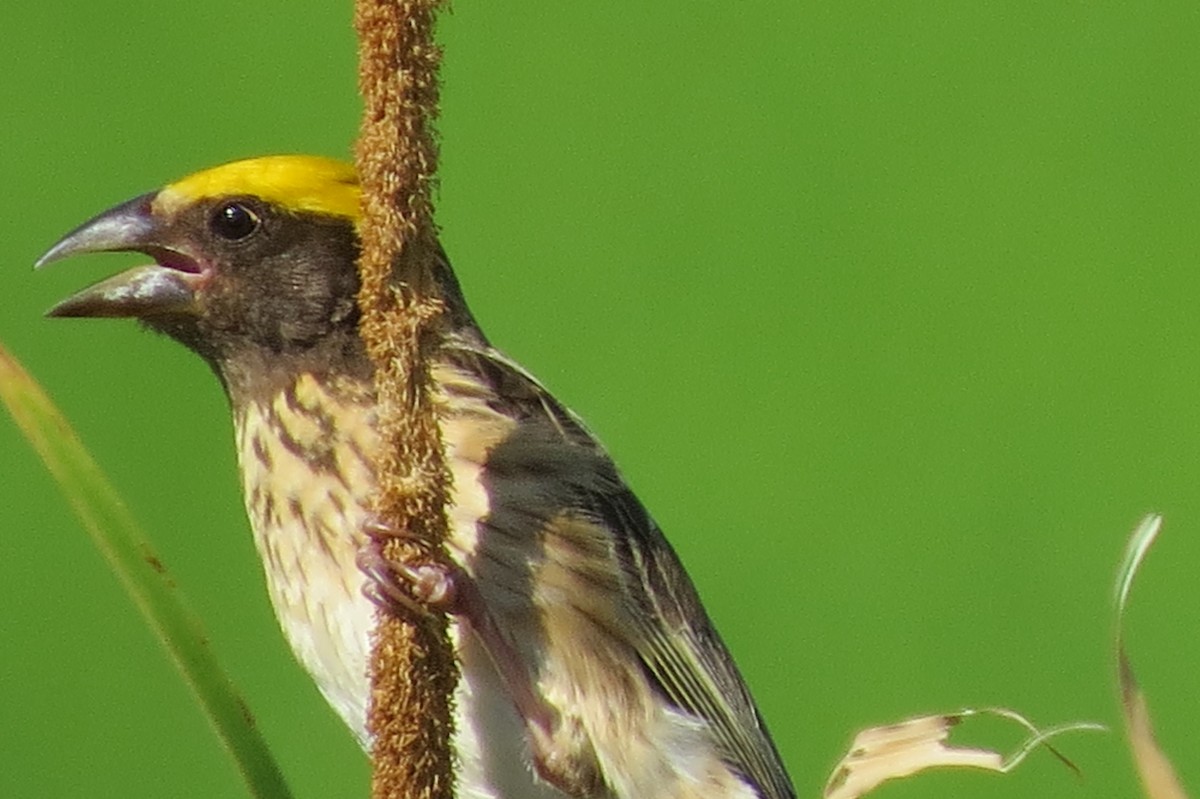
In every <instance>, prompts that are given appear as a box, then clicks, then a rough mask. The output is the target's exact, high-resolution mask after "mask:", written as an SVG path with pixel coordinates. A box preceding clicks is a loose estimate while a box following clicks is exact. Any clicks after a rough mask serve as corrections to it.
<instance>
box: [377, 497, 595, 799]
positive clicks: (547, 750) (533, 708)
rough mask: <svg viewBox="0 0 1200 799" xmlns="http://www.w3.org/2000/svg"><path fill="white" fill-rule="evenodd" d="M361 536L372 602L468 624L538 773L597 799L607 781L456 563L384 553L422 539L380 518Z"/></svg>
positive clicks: (564, 788) (563, 787) (572, 792)
mask: <svg viewBox="0 0 1200 799" xmlns="http://www.w3.org/2000/svg"><path fill="white" fill-rule="evenodd" d="M363 532H364V533H366V536H367V545H366V546H365V547H363V548H362V550H361V551H360V552H359V553H358V567H359V568H360V569H361V570H362V571H363V573H364V574H365V575H366V576H367V582H366V584H365V585H364V586H363V593H364V594H365V595H366V596H367V598H368V599H370V600H371V601H372V602H374V603H375V604H376V605H377V606H379V607H380V608H382V609H383V610H385V611H388V612H393V613H394V612H395V611H396V610H397V609H404V610H409V611H415V612H416V613H418V614H421V615H425V616H428V615H430V614H431V613H434V612H441V613H448V614H451V615H453V616H456V617H458V618H460V619H462V620H464V621H466V622H467V624H468V625H470V628H471V630H472V631H473V632H474V633H475V635H476V637H477V638H478V639H479V641H480V643H482V644H483V648H484V651H486V652H487V654H488V658H489V659H490V660H491V661H492V664H493V665H494V666H495V667H496V671H497V672H498V673H499V675H500V678H501V680H502V681H503V682H504V685H505V687H506V688H507V689H508V694H509V697H510V698H511V699H512V702H513V705H514V707H515V708H516V711H517V714H518V715H520V716H521V718H522V719H523V720H524V722H525V725H526V729H528V731H529V742H530V748H531V749H532V754H533V761H534V767H535V768H536V769H537V773H538V776H540V777H541V778H542V779H543V780H545V781H546V782H548V783H550V784H551V785H554V786H556V787H558V788H559V789H560V790H562V791H564V792H566V793H567V794H568V795H571V796H580V797H584V796H594V795H596V794H597V792H598V791H599V789H600V787H601V784H602V783H601V778H600V776H599V772H598V766H597V765H596V764H595V759H594V758H595V755H594V754H592V755H591V757H582V758H581V757H578V756H577V755H574V753H575V751H576V750H577V748H578V746H579V742H578V741H577V740H576V739H577V738H578V736H579V731H578V730H575V729H573V727H572V725H567V724H564V723H563V720H562V718H561V716H560V715H559V713H558V712H557V711H555V710H554V709H553V708H552V707H551V706H550V705H548V704H547V703H546V702H545V701H544V700H543V699H542V697H541V696H540V695H539V694H538V693H537V690H536V688H535V686H534V684H533V681H532V680H531V679H530V675H529V671H528V669H527V668H526V667H525V664H524V662H523V661H522V660H521V656H520V655H519V654H518V652H517V650H516V649H515V648H514V647H513V645H512V644H511V643H510V642H509V641H508V639H507V638H506V637H505V636H504V635H503V634H502V633H501V632H500V627H499V626H498V625H497V624H496V620H495V618H494V617H493V616H492V614H491V612H490V611H489V610H488V609H487V606H486V605H485V604H484V599H483V595H482V594H481V593H480V591H479V586H477V585H476V584H475V581H474V580H473V579H472V578H471V576H470V575H469V574H467V573H466V571H464V570H463V569H462V567H461V566H458V565H457V564H453V563H449V564H447V563H427V564H422V565H420V566H410V565H408V564H404V563H392V562H391V561H389V560H388V559H387V558H386V557H385V556H384V553H383V547H384V544H385V543H386V542H387V541H388V540H390V539H406V540H419V539H418V538H417V536H414V535H412V534H411V533H408V532H406V531H403V530H398V529H396V528H394V527H391V526H389V525H387V524H386V523H384V522H382V521H381V520H379V519H376V518H372V519H369V520H368V521H367V522H366V523H365V524H364V525H363ZM589 751H590V748H589Z"/></svg>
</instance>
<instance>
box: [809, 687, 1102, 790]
mask: <svg viewBox="0 0 1200 799" xmlns="http://www.w3.org/2000/svg"><path fill="white" fill-rule="evenodd" d="M980 714H988V715H993V716H1000V717H1001V718H1006V719H1009V720H1011V721H1014V722H1016V723H1017V724H1019V725H1021V726H1022V727H1024V728H1025V729H1026V730H1027V731H1028V732H1029V737H1028V738H1026V739H1025V740H1024V741H1023V742H1022V743H1021V745H1020V746H1019V747H1018V748H1017V750H1016V751H1015V752H1013V753H1012V754H1010V755H1008V756H1007V757H1005V756H1004V755H1001V754H1000V753H999V752H994V751H992V750H989V749H975V748H969V747H958V746H951V745H949V744H947V742H946V739H947V738H949V736H950V731H951V730H952V729H953V728H954V727H956V726H958V725H959V724H960V723H961V722H962V721H963V720H964V719H967V718H969V717H971V716H977V715H980ZM1102 729H1104V727H1103V726H1101V725H1099V724H1091V723H1078V724H1065V725H1061V726H1058V727H1052V728H1050V729H1047V730H1039V729H1038V728H1037V727H1035V726H1034V725H1033V724H1032V723H1030V722H1029V721H1028V720H1027V719H1026V718H1025V717H1024V716H1022V715H1020V714H1019V713H1016V712H1014V711H1012V710H1007V709H1005V708H984V709H982V710H960V711H958V712H957V713H949V714H944V715H936V716H919V717H917V718H911V719H907V720H906V721H902V722H900V723H898V724H889V725H887V726H884V727H873V728H871V729H868V730H863V731H862V732H860V733H859V734H858V735H857V736H855V738H854V743H853V744H852V745H851V746H850V751H849V753H848V754H847V755H846V757H845V758H843V759H842V761H841V762H840V763H838V765H837V768H835V769H834V770H833V774H832V775H831V776H830V778H829V782H827V783H826V784H825V793H824V796H825V799H857V797H860V796H864V795H866V794H867V793H869V792H870V791H873V790H874V789H875V788H877V787H878V786H879V785H880V784H881V783H884V782H886V781H888V780H891V779H896V778H897V777H907V776H910V775H912V774H916V773H917V772H919V771H924V770H926V769H930V768H977V769H984V770H986V771H994V772H998V773H1002V774H1003V773H1007V772H1008V771H1011V770H1012V769H1014V768H1016V767H1017V766H1018V765H1019V764H1020V763H1021V761H1022V760H1024V759H1025V756H1026V755H1028V754H1029V753H1030V752H1032V751H1033V750H1034V749H1036V748H1038V747H1039V746H1043V745H1044V746H1046V748H1047V749H1049V750H1050V751H1051V752H1052V753H1053V754H1054V755H1055V756H1056V757H1057V758H1058V759H1059V760H1061V761H1062V762H1063V763H1065V764H1066V765H1067V766H1068V767H1069V768H1071V770H1073V771H1075V772H1076V773H1078V769H1077V768H1075V765H1074V764H1073V763H1071V761H1069V760H1067V759H1066V758H1065V757H1063V756H1062V755H1061V754H1060V753H1059V752H1057V751H1056V750H1055V749H1054V748H1053V747H1051V746H1049V745H1048V744H1046V741H1048V740H1049V739H1050V738H1053V737H1054V736H1056V735H1059V734H1061V733H1064V732H1072V731H1076V730H1102Z"/></svg>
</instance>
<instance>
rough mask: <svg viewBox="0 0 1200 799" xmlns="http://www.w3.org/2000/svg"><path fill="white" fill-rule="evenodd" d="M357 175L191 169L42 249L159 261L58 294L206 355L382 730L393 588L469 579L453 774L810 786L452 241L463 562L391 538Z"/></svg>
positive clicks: (634, 793) (300, 569)
mask: <svg viewBox="0 0 1200 799" xmlns="http://www.w3.org/2000/svg"><path fill="white" fill-rule="evenodd" d="M360 194H361V189H360V187H359V183H358V180H357V177H356V173H355V170H354V168H353V166H351V165H349V164H347V163H344V162H342V161H339V160H336V159H331V158H325V157H320V156H311V155H276V156H265V157H258V158H250V159H246V160H241V161H234V162H231V163H227V164H223V165H220V166H216V167H212V168H208V169H204V170H202V171H199V172H195V173H193V174H191V175H188V176H186V177H184V178H182V179H180V180H177V181H175V182H173V183H169V184H167V185H165V186H164V187H163V188H161V189H158V190H156V191H152V192H150V193H147V194H143V195H140V196H138V197H135V198H133V199H131V200H128V201H127V202H124V203H122V204H120V205H117V206H115V207H114V208H111V209H109V210H107V211H104V212H103V213H100V214H99V215H97V216H95V217H94V218H92V219H90V220H89V221H87V222H84V223H83V224H82V225H80V226H79V227H77V228H75V229H74V230H73V231H71V232H70V233H68V234H67V235H66V236H64V237H63V238H62V239H60V240H59V241H58V243H56V244H55V245H54V246H53V247H51V248H50V249H49V250H48V251H47V252H46V254H45V255H43V256H42V257H41V258H40V259H39V261H38V262H37V266H38V267H42V266H45V265H46V264H49V263H51V262H55V261H59V260H61V259H64V258H67V257H68V256H76V255H81V254H85V253H99V252H120V251H128V252H140V253H142V254H145V255H147V256H148V257H149V258H150V259H152V260H153V263H152V264H149V265H144V266H138V267H135V268H133V269H130V270H128V271H125V272H122V273H120V274H118V275H115V276H113V277H110V278H108V279H106V280H103V281H100V282H99V283H96V284H94V285H92V286H90V287H88V288H85V289H83V290H82V291H79V292H78V293H76V294H73V295H72V296H70V297H68V298H67V299H65V300H63V301H62V302H60V303H59V304H57V305H56V306H54V307H53V308H52V309H51V310H50V311H49V312H48V315H49V316H52V317H123V318H133V319H135V320H137V321H139V322H140V323H141V325H142V326H144V327H145V328H148V329H149V330H151V331H155V332H158V333H162V334H165V335H167V336H169V337H170V338H172V339H174V340H176V341H178V342H180V343H182V344H183V345H184V346H185V347H187V348H188V349H190V350H192V351H193V352H194V353H196V354H197V355H199V356H200V357H201V358H202V359H203V360H204V361H205V362H206V363H207V364H208V365H209V367H211V369H212V371H213V372H214V373H215V374H216V377H217V379H218V380H219V382H220V384H221V386H222V387H223V389H224V392H225V394H226V396H227V398H228V400H229V405H230V408H231V412H232V416H233V427H234V439H235V446H236V451H237V460H238V467H239V471H240V476H241V483H242V488H243V498H244V502H245V507H246V512H247V515H248V517H249V522H250V527H251V530H252V533H253V538H254V543H255V546H256V549H257V551H258V554H259V555H260V557H261V561H262V565H263V569H264V572H265V576H266V588H267V593H268V595H269V598H270V601H271V603H272V605H273V608H274V611H275V614H276V616H277V618H278V621H279V624H280V626H281V628H282V630H283V633H284V635H285V637H286V639H287V640H288V642H289V643H290V645H291V647H292V650H293V651H294V654H295V656H296V658H297V659H298V661H299V662H300V663H301V664H302V665H303V666H304V667H305V668H306V669H307V671H308V672H309V673H310V675H311V676H312V678H313V680H314V681H315V683H316V685H317V687H318V688H319V690H320V692H321V693H322V694H323V695H324V697H325V699H326V700H327V701H328V703H329V704H330V705H331V706H332V708H333V709H334V710H335V711H336V712H337V714H338V715H340V716H341V718H342V719H343V720H344V722H345V723H346V725H347V726H348V727H349V728H350V730H351V731H352V733H353V734H354V735H355V737H356V738H357V739H358V741H359V743H360V744H361V745H362V746H363V747H364V748H365V749H369V747H370V743H371V738H370V734H369V732H368V730H367V727H366V718H367V710H368V707H367V706H368V699H369V694H370V686H369V679H368V661H369V657H370V640H371V633H372V629H373V626H374V623H375V618H376V616H375V611H376V608H377V606H379V605H381V604H382V605H383V606H385V607H387V606H388V604H389V603H391V602H395V603H396V604H398V605H408V604H410V603H411V602H425V601H428V602H432V601H434V598H435V595H445V594H446V593H447V589H451V590H450V593H452V594H453V596H454V597H456V598H458V599H457V600H456V601H455V602H454V603H453V604H452V606H451V605H447V607H449V623H450V631H451V636H452V641H453V644H454V647H455V656H456V658H457V661H458V663H459V664H460V667H461V672H462V679H461V680H460V681H459V686H458V688H457V689H456V696H455V701H456V711H455V712H456V718H455V733H454V739H453V746H454V749H455V755H456V763H457V766H456V769H457V771H456V779H457V783H458V788H457V791H458V794H457V795H459V796H462V797H466V798H467V799H485V798H486V799H516V798H517V797H520V798H521V799H555V798H558V799H561V798H562V797H598V798H603V799H634V798H635V797H636V798H637V799H645V797H656V798H657V799H691V798H697V797H706V798H707V799H787V798H788V797H794V796H795V790H794V788H793V786H792V783H791V781H790V778H789V776H788V773H787V771H786V769H785V767H784V764H783V761H782V759H781V757H780V755H779V752H778V751H777V749H776V746H775V744H774V742H773V740H772V738H771V736H770V734H769V732H768V730H767V727H766V725H765V723H764V721H763V719H762V717H761V715H760V713H759V711H758V708H757V707H756V705H755V703H754V700H753V698H752V696H751V693H750V691H749V689H748V688H747V685H746V683H745V681H744V680H743V678H742V676H741V674H740V672H739V671H738V668H737V666H736V665H735V663H734V660H733V658H732V657H731V656H730V654H729V651H728V650H727V648H726V646H725V644H724V643H723V642H722V639H721V637H720V636H719V634H718V633H717V630H716V629H715V627H714V626H713V623H712V621H711V620H710V618H709V616H708V614H707V612H706V611H705V609H704V606H703V604H702V603H701V600H700V597H699V595H698V594H697V591H696V589H695V587H694V586H693V583H692V581H691V579H690V578H689V576H688V575H687V572H686V571H685V570H684V567H683V566H682V564H681V562H680V560H679V558H678V556H677V555H676V553H675V551H674V549H673V548H672V546H671V545H670V544H669V543H668V541H667V539H666V538H665V537H664V535H663V533H662V531H661V530H660V529H659V527H658V525H657V524H656V523H655V522H654V520H653V519H652V518H651V516H650V515H649V513H648V512H647V510H646V509H645V507H644V506H643V505H642V503H641V502H640V501H639V500H638V498H637V497H636V496H635V495H634V493H633V492H632V490H631V489H630V488H629V486H628V485H627V483H626V482H625V480H624V479H623V477H622V476H621V474H620V472H619V470H618V469H617V467H616V465H615V464H614V463H613V461H612V459H611V458H610V457H609V455H608V454H607V452H606V451H605V449H604V448H603V447H602V446H601V444H600V443H599V442H598V441H597V439H596V438H595V436H593V435H592V434H591V433H590V432H589V431H588V429H587V428H586V427H585V425H584V424H583V422H582V421H581V420H580V419H579V417H577V416H576V415H575V414H574V413H573V412H572V411H570V410H569V409H567V408H566V407H565V406H564V405H563V404H562V403H560V402H559V401H558V400H557V399H555V397H554V396H553V395H552V394H551V393H550V392H549V391H548V390H547V389H546V388H545V387H544V386H543V385H542V384H541V383H539V382H538V381H537V380H536V379H535V378H534V377H533V376H532V375H531V374H530V373H529V372H528V371H526V370H525V369H524V368H522V367H521V366H520V365H519V364H518V363H517V362H516V361H514V360H512V359H510V358H509V357H508V356H506V355H505V354H504V353H503V352H501V351H500V350H499V349H497V348H495V347H494V346H493V345H492V344H491V342H490V341H489V340H488V338H487V336H486V335H485V334H484V333H483V331H482V329H481V328H480V326H479V324H478V323H477V322H476V320H475V317H474V316H473V315H472V313H471V311H470V309H469V308H468V306H467V303H466V300H465V298H464V295H463V292H462V289H461V287H460V284H459V282H458V280H457V278H456V276H455V274H454V272H453V271H452V269H451V267H450V264H449V261H448V259H447V257H446V255H445V253H444V251H443V250H442V249H441V248H440V246H439V247H438V248H437V250H436V253H435V257H434V259H433V264H432V267H433V276H434V285H435V289H436V291H437V292H438V293H439V294H440V297H439V299H440V300H441V302H442V303H443V305H444V309H445V310H444V313H443V314H442V315H441V317H440V320H439V321H438V322H437V325H438V329H437V331H436V332H437V340H438V344H437V346H436V348H435V349H434V352H433V354H432V356H431V357H432V364H431V370H432V376H433V381H432V386H433V393H434V400H435V402H436V403H437V407H438V412H439V424H440V426H441V433H442V439H443V447H444V454H445V459H446V463H447V467H448V469H449V472H450V475H451V478H452V490H451V495H450V499H449V504H448V507H447V515H448V519H449V522H450V530H449V534H448V538H447V540H446V541H445V546H446V549H447V553H448V556H449V559H450V561H452V563H451V564H450V566H451V567H450V568H449V569H447V570H444V571H441V572H437V573H434V574H433V575H432V577H433V578H434V580H433V583H432V584H430V583H429V582H428V581H427V580H424V579H423V578H426V577H429V576H430V575H429V574H421V573H418V571H419V570H406V569H404V568H401V567H395V568H389V566H388V564H386V563H381V562H380V561H379V559H378V558H373V557H371V556H370V553H371V552H372V551H373V550H372V542H378V541H379V540H380V538H381V537H383V536H386V535H389V534H395V531H390V530H388V529H387V528H386V526H384V525H383V524H382V523H381V522H380V521H379V520H378V519H376V518H374V517H373V516H372V514H371V498H372V492H373V491H374V489H375V486H376V482H377V475H376V473H375V468H376V466H375V464H376V463H377V460H378V458H377V453H379V452H380V449H381V447H382V446H383V445H384V444H385V442H382V441H381V440H380V434H379V432H378V429H377V414H378V411H377V403H376V394H375V387H374V384H373V377H374V368H373V366H372V363H371V361H370V359H369V358H368V356H367V353H366V350H365V348H364V345H363V343H362V341H361V340H360V338H359V335H358V324H359V321H360V317H361V312H360V309H359V307H358V304H357V302H356V293H357V291H358V289H359V278H358V273H357V271H356V261H357V258H358V256H359V250H360V244H359V237H358V226H359V224H360V223H361V218H362V217H361V212H360ZM364 553H366V554H365V555H364Z"/></svg>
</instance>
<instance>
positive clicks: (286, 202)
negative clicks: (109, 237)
mask: <svg viewBox="0 0 1200 799" xmlns="http://www.w3.org/2000/svg"><path fill="white" fill-rule="evenodd" d="M237 195H247V196H251V197H259V198H261V199H262V200H265V201H266V202H269V203H272V204H274V205H278V206H280V207H282V208H286V209H287V210H289V211H296V212H302V211H308V212H313V213H318V214H327V215H329V216H340V217H345V218H347V219H350V220H351V221H353V222H355V223H357V222H358V218H359V206H358V201H359V187H358V176H357V175H356V174H355V172H354V167H353V166H351V165H350V164H347V163H344V162H342V161H337V160H335V159H333V158H323V157H321V156H315V155H271V156H266V157H263V158H248V159H246V160H244V161H234V162H232V163H229V164H223V165H221V166H217V167H213V168H212V169H206V170H204V171H202V172H197V173H195V174H193V175H188V176H187V177H186V178H183V179H182V180H179V181H176V182H175V183H172V184H170V185H169V186H167V187H166V188H164V189H163V190H162V191H160V192H159V193H158V195H157V196H156V197H155V198H154V210H155V211H156V212H161V213H168V214H169V213H172V212H174V211H176V210H178V209H180V208H182V207H184V206H186V205H191V204H192V203H194V202H196V201H198V200H204V199H210V198H213V197H230V196H237Z"/></svg>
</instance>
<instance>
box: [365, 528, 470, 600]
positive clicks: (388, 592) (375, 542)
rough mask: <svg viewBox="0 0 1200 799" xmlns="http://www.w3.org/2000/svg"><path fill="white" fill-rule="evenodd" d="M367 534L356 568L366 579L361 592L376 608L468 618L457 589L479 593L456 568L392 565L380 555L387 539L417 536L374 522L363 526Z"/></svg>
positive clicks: (447, 565)
mask: <svg viewBox="0 0 1200 799" xmlns="http://www.w3.org/2000/svg"><path fill="white" fill-rule="evenodd" d="M363 532H365V533H366V534H367V545H366V546H365V547H363V548H362V549H361V550H359V552H358V557H357V563H358V568H359V569H361V570H362V572H363V574H365V575H366V576H367V577H368V578H369V579H368V581H367V582H366V583H365V584H364V585H363V593H364V594H366V596H367V598H368V599H370V600H371V601H372V602H374V603H375V604H376V605H377V606H378V607H380V608H382V609H384V610H387V611H392V612H395V611H396V610H397V606H399V608H402V609H404V610H407V611H409V612H412V613H416V614H419V615H422V616H429V615H431V614H432V613H434V612H440V613H449V614H452V615H455V616H468V613H467V612H466V608H464V607H462V606H461V604H462V600H463V598H464V597H463V593H464V591H462V590H460V589H459V586H469V587H468V588H466V589H465V592H466V593H467V594H470V593H472V589H474V591H473V593H475V594H478V589H475V587H474V584H473V583H471V581H470V579H469V578H468V577H467V575H466V574H465V573H464V572H463V570H462V569H461V568H459V567H458V566H456V565H449V564H442V563H427V564H422V565H420V566H410V565H409V564H407V563H393V562H392V561H390V560H388V559H387V557H386V556H385V555H384V554H383V546H384V543H385V542H386V541H387V540H388V539H393V538H399V539H406V540H410V541H416V540H419V539H418V538H417V537H416V536H413V535H411V534H408V533H405V532H401V531H399V530H396V529H394V528H392V527H389V526H387V525H385V524H384V523H383V522H381V521H378V520H376V519H370V520H368V521H367V522H366V523H365V524H364V525H363Z"/></svg>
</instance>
